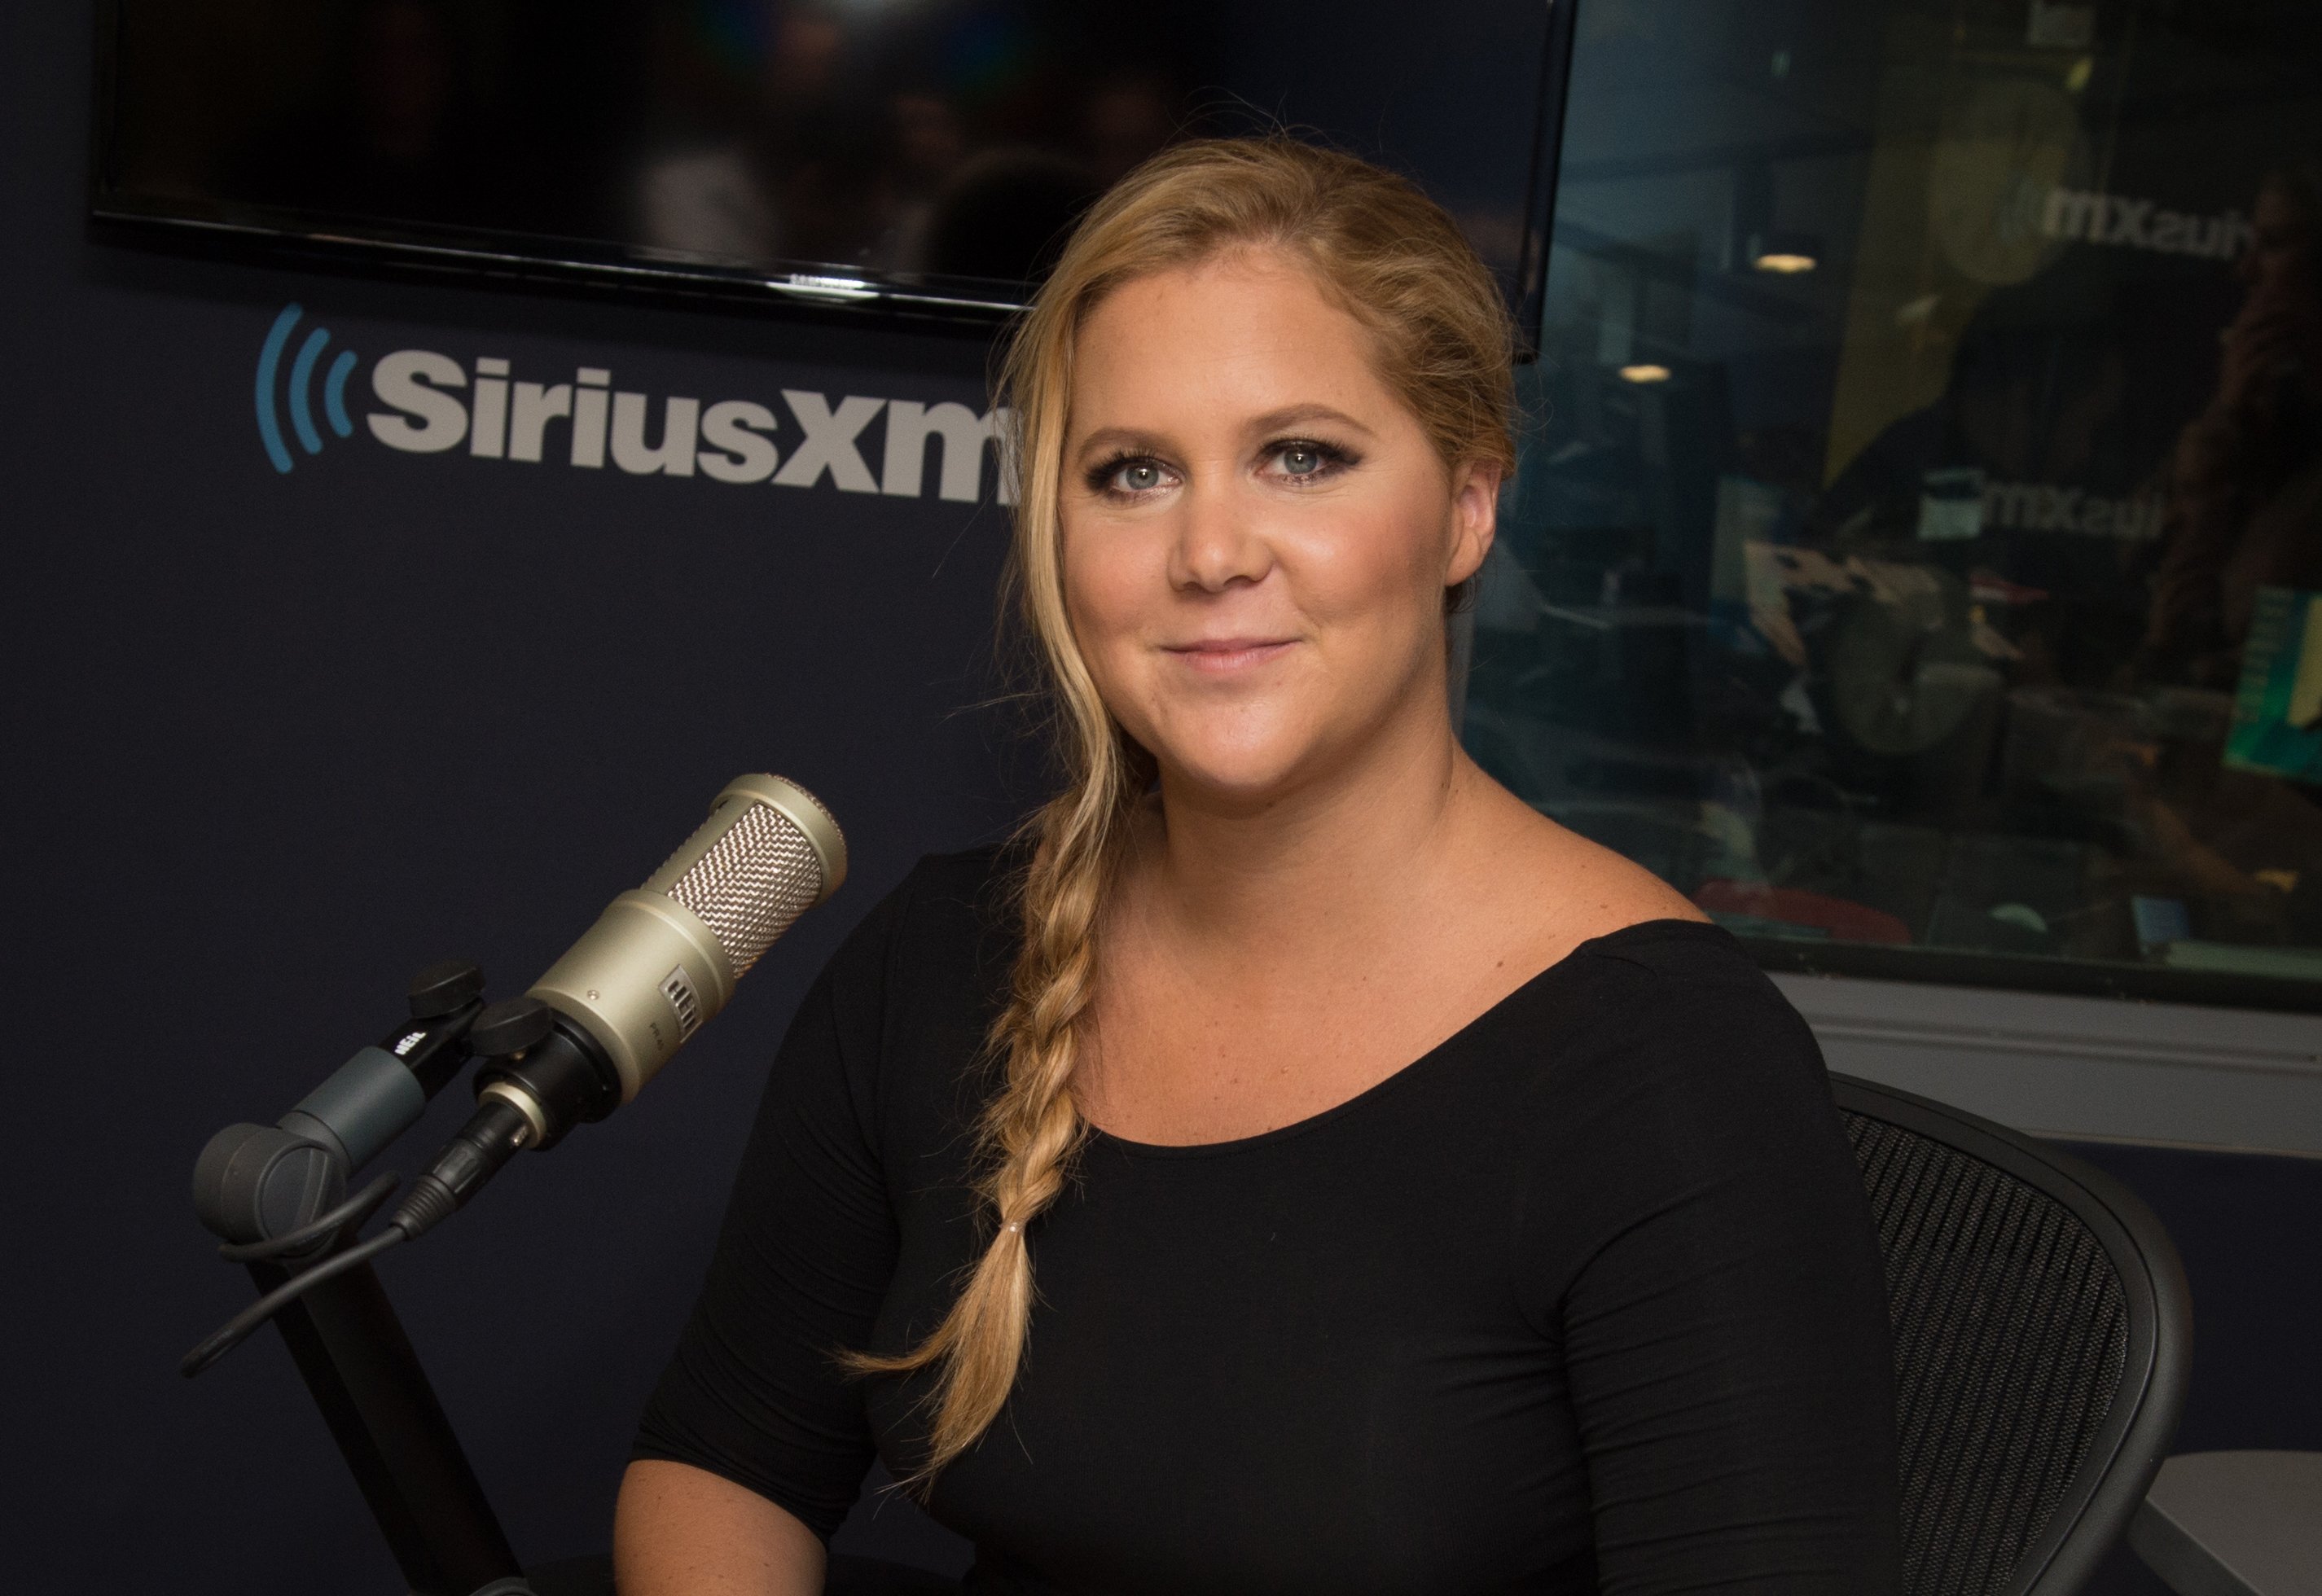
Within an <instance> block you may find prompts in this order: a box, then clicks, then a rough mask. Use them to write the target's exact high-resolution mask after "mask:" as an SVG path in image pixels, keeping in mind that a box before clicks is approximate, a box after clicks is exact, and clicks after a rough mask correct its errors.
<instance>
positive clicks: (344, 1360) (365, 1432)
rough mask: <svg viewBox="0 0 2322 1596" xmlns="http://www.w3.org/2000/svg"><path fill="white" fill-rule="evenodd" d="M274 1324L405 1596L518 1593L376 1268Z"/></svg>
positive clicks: (488, 1511)
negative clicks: (408, 1593) (391, 1558)
mask: <svg viewBox="0 0 2322 1596" xmlns="http://www.w3.org/2000/svg"><path fill="white" fill-rule="evenodd" d="M334 1250H335V1249H334ZM250 1273H251V1279H252V1280H254V1281H256V1282H257V1284H258V1289H259V1290H261V1292H263V1291H270V1290H273V1289H274V1288H275V1287H276V1286H278V1285H279V1284H281V1283H282V1282H283V1281H286V1280H288V1278H289V1272H288V1271H287V1270H285V1269H283V1268H281V1267H280V1266H279V1265H277V1264H271V1263H252V1264H251V1265H250ZM274 1322H275V1324H276V1325H277V1326H278V1327H279V1328H280V1329H281V1331H282V1339H283V1340H284V1341H285V1342H287V1343H288V1344H289V1347H290V1356H291V1358H292V1360H293V1361H295V1362H296V1363H297V1365H298V1373H299V1376H300V1378H302V1379H304V1380H305V1381H306V1390H307V1392H308V1393H309V1394H310V1395H311V1396H313V1398H314V1399H315V1407H317V1408H319V1409H322V1413H323V1421H324V1423H325V1424H326V1425H328V1426H329V1427H330V1431H331V1439H332V1440H334V1441H335V1442H337V1443H338V1447H339V1452H340V1455H342V1456H343V1457H344V1458H345V1459H346V1462H347V1468H348V1470H349V1471H350V1472H351V1473H353V1475H354V1477H355V1483H356V1485H357V1486H359V1487H361V1491H362V1495H363V1500H364V1501H365V1502H366V1503H367V1504H368V1505H369V1506H370V1512H371V1517H372V1518H375V1519H377V1520H378V1521H379V1534H380V1535H382V1536H384V1537H386V1539H387V1544H388V1547H389V1550H390V1551H392V1552H393V1553H394V1554H395V1561H396V1563H397V1564H398V1565H399V1566H400V1567H401V1569H402V1570H403V1578H404V1582H405V1583H406V1584H407V1585H408V1586H409V1587H410V1588H411V1590H412V1591H413V1592H414V1593H415V1596H529V1592H530V1591H531V1589H532V1588H531V1586H529V1585H527V1584H526V1583H525V1582H524V1574H523V1570H522V1569H521V1568H520V1567H519V1566H518V1565H517V1560H516V1553H515V1551H514V1550H513V1549H512V1548H511V1547H510V1546H508V1540H507V1533H506V1532H505V1531H503V1530H502V1529H501V1528H500V1521H499V1516H498V1514H496V1513H495V1512H493V1511H492V1504H491V1502H490V1500H489V1499H488V1498H487V1497H486V1496H485V1495H484V1488H483V1484H482V1482H480V1481H479V1480H478V1479H477V1478H476V1471H475V1470H474V1468H472V1467H471V1466H470V1464H469V1463H468V1455H467V1453H466V1452H465V1451H464V1450H462V1447H461V1446H460V1437H459V1436H457V1435H455V1434H453V1429H452V1421H451V1419H450V1418H447V1417H446V1416H445V1414H444V1412H443V1403H442V1402H440V1401H439V1400H436V1396H435V1388H434V1385H433V1384H431V1383H430V1382H429V1381H428V1379H427V1371H426V1370H425V1369H424V1368H422V1367H421V1366H420V1363H419V1354H418V1353H417V1352H416V1351H415V1350H414V1349H413V1347H412V1345H411V1338H410V1336H407V1335H406V1334H405V1333H404V1328H403V1323H402V1321H401V1320H400V1319H398V1318H397V1317H396V1313H395V1305H394V1304H393V1303H391V1302H390V1301H389V1300H388V1296H387V1288H386V1287H385V1286H383V1285H382V1284H380V1282H379V1272H378V1271H377V1270H375V1269H373V1268H372V1267H371V1266H370V1264H368V1263H365V1264H362V1265H361V1266H359V1267H357V1268H355V1269H352V1270H350V1271H348V1272H346V1273H345V1274H343V1275H341V1276H340V1277H339V1278H338V1279H336V1280H332V1281H324V1282H323V1283H322V1284H320V1285H318V1286H316V1287H315V1289H314V1290H310V1291H308V1292H307V1293H306V1295H305V1296H303V1297H301V1298H300V1299H299V1300H297V1301H296V1302H293V1303H291V1304H289V1305H288V1307H286V1308H284V1309H282V1310H281V1311H280V1312H279V1313H278V1314H276V1315H275V1316H274Z"/></svg>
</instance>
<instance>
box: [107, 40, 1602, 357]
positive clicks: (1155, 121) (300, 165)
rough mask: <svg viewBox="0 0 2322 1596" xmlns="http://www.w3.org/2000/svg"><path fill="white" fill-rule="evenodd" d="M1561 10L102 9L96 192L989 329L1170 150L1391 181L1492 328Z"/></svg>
mask: <svg viewBox="0 0 2322 1596" xmlns="http://www.w3.org/2000/svg"><path fill="white" fill-rule="evenodd" d="M1569 9H1570V5H1569V0H1554V4H1552V5H1551V4H1550V3H1548V0H1433V3H1432V4H1429V5H1412V4H1411V3H1410V0H1113V3H1111V4H1099V3H1095V0H104V3H103V4H102V5H100V7H99V18H100V39H99V48H98V51H97V71H98V76H99V82H98V85H97V95H96V107H97V109H96V124H97V125H96V130H95V132H96V148H95V160H94V161H93V163H92V176H91V209H92V213H93V214H95V215H96V217H98V218H100V219H102V220H104V221H105V222H107V223H126V224H130V225H133V226H134V227H137V228H140V229H142V228H149V227H150V228H163V229H171V230H176V231H178V232H179V233H185V232H187V231H188V230H191V231H197V232H201V233H207V234H210V235H212V236H215V237H220V238H224V239H228V240H239V241H242V242H251V243H256V244H259V245H261V246H265V247H269V248H272V247H292V248H297V249H300V250H304V251H327V252H331V253H334V254H339V255H343V256H355V257H361V258H364V259H368V260H373V261H376V262H379V263H381V264H390V263H392V264H400V265H407V266H422V267H430V266H432V267H438V268H446V269H468V270H475V271H482V272H497V273H500V274H512V275H517V276H522V277H535V278H537V277H550V278H564V279H567V280H580V281H593V282H596V283H599V284H608V285H627V286H633V287H646V288H654V289H661V290H666V291H676V292H681V293H693V294H719V295H729V296H754V297H757V298H759V299H763V300H780V301H795V300H798V299H808V300H812V301H817V302H821V303H827V304H834V305H850V306H860V307H862V308H864V309H866V310H872V311H877V312H885V313H888V314H904V315H937V316H952V317H963V318H967V319H971V320H980V321H990V320H992V319H995V318H998V317H1001V316H1004V315H1006V314H1007V313H1008V312H1009V311H1010V310H1012V309H1014V308H1016V307H1018V306H1020V305H1021V304H1022V303H1023V302H1024V299H1025V297H1026V296H1027V294H1028V290H1029V288H1030V287H1031V285H1032V284H1034V283H1035V282H1037V281H1038V277H1039V275H1040V272H1041V270H1042V269H1043V266H1044V264H1045V262H1046V260H1047V259H1048V258H1049V256H1050V254H1051V252H1052V251H1054V249H1055V248H1056V244H1057V243H1058V242H1059V241H1060V238H1061V236H1062V234H1063V233H1064V232H1065V229H1066V228H1067V227H1068V226H1069V225H1070V223H1071V222H1072V220H1073V218H1074V216H1075V215H1076V214H1078V213H1079V211H1080V209H1081V208H1082V207H1083V205H1086V204H1087V202H1088V201H1089V199H1090V198H1091V197H1092V196H1094V195H1095V194H1096V193H1097V192H1099V191H1100V190H1101V189H1102V187H1104V185H1105V184H1106V183H1108V182H1109V181H1111V179H1112V178H1116V177H1118V176H1119V175H1120V174H1121V173H1122V172H1124V171H1126V170H1127V169H1129V167H1131V166H1133V165H1134V164H1135V163H1136V162H1137V161H1138V160H1141V159H1143V158H1144V157H1145V156H1147V155H1148V154H1150V153H1152V152H1153V151H1154V150H1157V149H1159V148H1161V147H1162V146H1163V145H1165V144H1166V143H1168V142H1169V141H1172V140H1175V139H1179V138H1184V137H1188V136H1196V135H1200V134H1202V133H1209V132H1249V131H1253V130H1255V129H1260V128H1266V127H1275V126H1284V127H1288V128H1291V129H1293V130H1294V131H1297V132H1301V133H1303V134H1305V135H1307V136H1313V137H1318V138H1321V139H1322V140H1325V141H1329V142H1331V143H1334V144H1336V145H1338V146H1339V147H1340V148H1343V149H1348V150H1353V151H1354V152H1356V153H1358V154H1361V155H1365V156H1367V157H1370V158H1372V159H1375V160H1381V161H1383V162H1385V163H1386V164H1388V165H1390V166H1393V167H1394V168H1396V169H1400V170H1402V171H1403V172H1405V173H1407V174H1409V175H1410V176H1411V177H1412V178H1416V179H1417V180H1418V181H1419V182H1420V183H1421V184H1422V186H1423V187H1425V188H1426V189H1427V190H1428V191H1429V192H1430V193H1431V194H1432V195H1434V196H1436V198H1438V199H1439V200H1440V201H1441V202H1442V204H1443V205H1445V206H1446V207H1447V208H1448V209H1449V210H1450V212H1451V213H1452V214H1454V215H1455V216H1457V217H1458V220H1459V222H1460V223H1461V225H1462V226H1464V227H1465V228H1466V229H1467V233H1468V236H1469V237H1470V238H1471V239H1472V240H1473V241H1474V242H1475V244H1476V249H1477V250H1478V251H1480V252H1481V254H1482V255H1483V258H1484V259H1485V260H1486V262H1487V263H1488V264H1489V265H1490V266H1491V267H1492V268H1493V269H1494V270H1495V271H1496V272H1497V273H1498V274H1499V275H1500V277H1501V278H1502V280H1503V282H1504V284H1505V285H1506V287H1507V291H1508V295H1509V298H1510V302H1511V305H1512V306H1513V307H1514V308H1515V309H1516V311H1517V313H1518V315H1519V317H1520V318H1521V321H1522V324H1523V325H1524V326H1526V327H1527V328H1530V327H1531V326H1533V325H1536V324H1537V315H1536V302H1537V297H1538V287H1539V282H1538V279H1539V277H1540V260H1541V255H1542V252H1543V251H1542V243H1543V240H1544V236H1545V223H1546V211H1547V208H1548V204H1549V200H1550V196H1549V194H1548V192H1547V191H1548V188H1549V186H1550V182H1551V181H1552V175H1553V172H1554V169H1555V168H1554V162H1553V160H1552V159H1550V157H1551V155H1552V150H1551V145H1552V142H1553V140H1554V138H1555V135H1556V132H1557V126H1558V122H1559V118H1558V116H1557V114H1556V102H1557V100H1558V99H1559V96H1560V90H1561V79H1562V74H1561V62H1562V59H1563V57H1564V55H1565V54H1566V50H1565V49H1564V47H1563V46H1564V39H1565V36H1566V35H1567V34H1568V21H1567V16H1566V14H1567V13H1568V11H1569Z"/></svg>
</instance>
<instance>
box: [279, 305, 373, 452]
mask: <svg viewBox="0 0 2322 1596" xmlns="http://www.w3.org/2000/svg"><path fill="white" fill-rule="evenodd" d="M304 314H305V313H304V311H303V310H302V309H301V307H300V306H298V305H297V303H296V302H295V301H294V302H293V303H291V304H289V305H286V306H283V307H282V314H281V315H278V316H276V317H275V318H274V325H273V326H272V327H271V328H270V329H269V330H268V332H267V334H266V342H265V343H264V344H263V345H261V347H260V349H259V351H258V393H257V397H258V440H259V442H261V443H263V444H265V445H266V458H267V459H269V460H270V461H273V462H274V469H275V470H278V471H288V470H289V469H290V467H291V464H292V456H291V453H290V449H289V446H288V444H286V443H285V442H283V441H282V422H281V418H280V417H279V415H277V413H276V410H275V404H274V374H275V372H276V371H277V370H278V369H279V368H280V367H281V364H282V351H284V350H286V349H288V347H289V346H290V334H291V333H293V332H294V331H296V330H297V325H298V318H299V316H300V315H304ZM330 342H331V334H330V333H329V332H328V330H326V329H325V328H322V327H315V328H312V329H310V330H309V331H308V332H307V333H306V340H305V342H302V343H300V344H299V346H298V353H297V356H296V358H294V359H293V360H291V362H290V380H289V385H288V386H289V399H290V430H291V431H292V432H293V433H296V434H297V439H298V447H300V448H301V449H304V450H305V451H306V452H307V453H309V454H320V453H322V451H323V434H322V433H321V431H320V430H319V429H318V428H316V426H315V410H314V403H313V394H314V388H315V365H316V364H317V363H318V362H319V361H320V360H322V358H323V351H324V350H325V349H327V348H328V347H329V346H330ZM354 369H355V351H352V350H351V349H343V350H341V351H339V354H338V358H337V359H336V360H333V361H332V362H331V369H330V373H329V375H327V376H326V377H325V378H324V379H323V416H324V419H325V420H326V421H328V422H329V423H330V426H331V431H332V432H334V433H337V434H338V435H339V436H340V437H342V438H352V437H353V436H354V432H355V424H354V422H353V420H352V418H351V417H350V416H349V415H347V378H348V377H349V376H350V375H351V374H352V372H353V370H354Z"/></svg>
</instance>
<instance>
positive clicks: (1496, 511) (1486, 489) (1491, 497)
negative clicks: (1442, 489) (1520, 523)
mask: <svg viewBox="0 0 2322 1596" xmlns="http://www.w3.org/2000/svg"><path fill="white" fill-rule="evenodd" d="M1506 474H1507V472H1506V469H1505V468H1504V467H1503V466H1502V465H1501V464H1500V463H1499V462H1498V461H1488V460H1477V461H1467V463H1466V464H1465V465H1462V466H1461V467H1459V469H1458V470H1456V471H1454V472H1453V473H1452V477H1451V483H1452V491H1451V547H1450V550H1449V554H1450V560H1449V563H1447V564H1446V565H1445V567H1444V570H1443V585H1444V586H1445V587H1447V588H1456V587H1458V585H1459V584H1460V583H1461V582H1464V581H1466V580H1467V579H1468V578H1469V577H1472V576H1474V575H1475V574H1476V572H1477V571H1479V570H1482V569H1483V568H1484V556H1485V555H1486V554H1488V553H1490V552H1491V550H1492V537H1493V534H1495V532H1497V531H1498V529H1499V517H1500V482H1501V479H1503V478H1504V477H1505V476H1506Z"/></svg>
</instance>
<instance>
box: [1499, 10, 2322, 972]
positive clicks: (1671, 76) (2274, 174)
mask: <svg viewBox="0 0 2322 1596" xmlns="http://www.w3.org/2000/svg"><path fill="white" fill-rule="evenodd" d="M1556 171H1557V194H1556V213H1555V224H1554V231H1553V240H1552V246H1551V251H1550V260H1549V268H1548V280H1547V305H1546V310H1545V314H1544V316H1543V321H1542V326H1541V329H1540V343H1541V351H1542V355H1541V359H1540V362H1539V363H1538V364H1537V365H1536V366H1533V367H1530V368H1527V369H1526V383H1527V388H1526V402H1527V406H1528V411H1529V414H1528V422H1527V437H1526V440H1525V448H1524V457H1523V461H1522V468H1521V470H1520V472H1519V476H1518V479H1517V482H1516V485H1515V487H1514V488H1513V491H1512V492H1511V494H1510V495H1509V497H1508V499H1507V502H1506V504H1505V506H1504V509H1505V515H1504V521H1503V528H1502V536H1501V541H1500V543H1499V546H1498V547H1497V548H1496V549H1495V552H1494V555H1493V559H1492V561H1491V563H1490V564H1489V566H1487V568H1486V572H1485V578H1484V580H1483V581H1482V582H1481V583H1480V584H1479V588H1478V592H1477V595H1476V605H1475V609H1474V612H1473V616H1472V619H1473V624H1474V641H1473V654H1472V663H1471V669H1470V671H1469V675H1468V679H1467V700H1466V705H1465V721H1464V725H1465V735H1466V737H1467V743H1468V746H1469V747H1470V749H1471V750H1472V751H1473V752H1475V753H1476V757H1477V758H1478V759H1479V760H1481V761H1482V762H1484V763H1485V764H1486V767H1487V768H1489V769H1490V770H1491V771H1494V773H1495V774H1496V775H1498V776H1499V777H1500V778H1501V779H1503V780H1505V781H1507V782H1508V783H1509V784H1510V785H1511V786H1512V787H1513V788H1514V789H1515V790H1516V791H1518V792H1519V793H1521V794H1522V795H1523V796H1524V797H1525V798H1528V799H1530V800H1531V802H1532V803H1533V804H1535V805H1536V806H1537V807H1540V809H1541V810H1543V811H1544V812H1546V813H1548V814H1550V815H1551V816H1555V817H1556V818H1557V819H1559V820H1560V821H1562V822H1563V823H1565V824H1566V825H1570V826H1572V827H1574V828H1575V829H1577V830H1578V831H1580V832H1582V833H1585V834H1587V835H1589V836H1591V837H1594V838H1595V839H1597V840H1598V841H1600V842H1603V843H1604V844H1609V845H1610V846H1612V847H1614V848H1617V849H1619V850H1620V851H1621V852H1623V853H1626V854H1628V855H1629V856H1630V857H1632V858H1633V859H1635V860H1637V861H1639V862H1641V863H1643V864H1645V865H1648V866H1649V867H1650V868H1651V869H1653V870H1654V871H1658V872H1659V874H1660V875H1662V876H1663V877H1665V878H1666V879H1667V880H1669V881H1670V882H1671V883H1672V884H1673V885H1675V886H1676V887H1678V889H1680V890H1682V891H1684V892H1686V893H1687V895H1689V896H1690V897H1691V898H1693V899H1694V900H1695V901H1696V903H1698V904H1699V905H1701V906H1702V907H1704V908H1705V909H1706V910H1707V911H1709V912H1710V913H1711V914H1712V915H1714V917H1716V918H1718V919H1719V920H1720V921H1722V922H1723V924H1725V925H1726V926H1730V927H1731V928H1732V929H1733V930H1734V931H1736V932H1737V933H1739V934H1741V935H1743V936H1744V937H1745V938H1746V939H1748V940H1749V941H1750V942H1751V944H1752V946H1753V948H1754V949H1755V950H1756V951H1758V952H1759V953H1760V955H1761V956H1762V957H1764V958H1765V959H1767V961H1768V962H1771V963H1775V964H1778V965H1783V966H1787V967H1792V968H1809V969H1817V968H1818V969H1829V970H1835V971H1854V972H1859V973H1866V974H1879V975H1890V976H1902V977H1919V978H1926V979H1935V980H1961V981H1969V982H1973V983H1977V984H2007V985H2029V986H2036V987H2050V988H2053V989H2056V990H2082V991H2117V992H2127V993H2140V994H2144V995H2149V996H2155V997H2173V998H2183V999H2194V1000H2209V1001H2226V1002H2235V1003H2249V1004H2255V1005H2266V1006H2297V1007H2304V1006H2307V1005H2309V1004H2310V1003H2312V1002H2313V1001H2314V1000H2315V999H2316V997H2317V991H2318V990H2322V989H2317V985H2316V982H2317V980H2322V809H2317V795H2322V785H2317V784H2322V602H2317V600H2322V6H2317V5H2313V4H2312V3H2311V0H2135V3H2134V4H2131V3H2129V0H2095V3H2093V4H2061V3H2058V4H2050V3H2049V0H1787V3H1782V0H1775V3H1771V4H1767V5H1752V6H1722V5H1720V6H1711V5H1700V4H1698V3H1697V0H1580V4H1579V7H1578V11H1577V21H1576V23H1575V38H1574V41H1573V45H1572V71H1571V82H1570V89H1569V96H1568V105H1567V112H1566V119H1565V123H1564V128H1563V132H1562V138H1561V145H1560V150H1559V155H1558V158H1557V160H1556Z"/></svg>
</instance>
